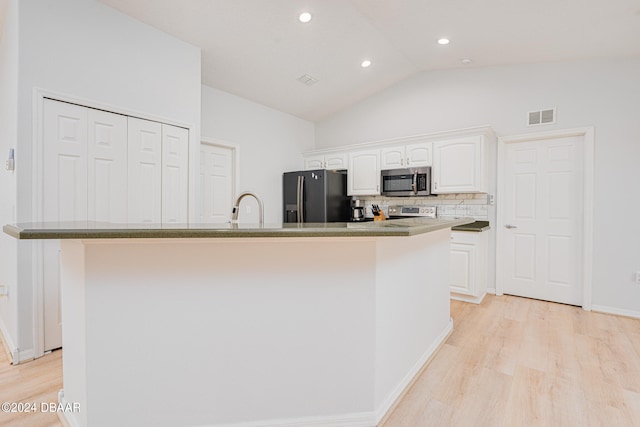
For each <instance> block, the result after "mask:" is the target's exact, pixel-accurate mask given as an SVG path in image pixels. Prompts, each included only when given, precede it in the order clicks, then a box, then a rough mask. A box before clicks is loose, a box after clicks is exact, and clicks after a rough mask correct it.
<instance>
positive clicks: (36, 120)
mask: <svg viewBox="0 0 640 427" xmlns="http://www.w3.org/2000/svg"><path fill="white" fill-rule="evenodd" d="M45 99H51V100H54V101H59V102H66V103H69V104H75V105H79V106H82V107H87V108H93V109H96V110H103V111H107V112H109V113H114V114H121V115H124V116H130V117H137V118H140V119H146V120H151V121H154V122H160V123H166V124H169V125H173V126H178V127H181V128H186V129H187V130H188V131H189V163H188V164H189V209H188V210H189V218H190V220H193V219H194V217H193V211H195V209H193V207H194V206H195V204H194V202H195V200H196V199H197V198H196V197H195V196H196V195H197V193H196V182H197V180H196V179H195V177H196V176H197V172H198V171H197V167H198V166H199V162H198V161H197V157H195V153H194V152H195V151H196V150H194V149H193V148H194V146H195V145H196V144H197V143H198V139H199V136H197V135H196V132H195V131H196V126H195V125H194V124H190V123H184V122H180V121H176V120H173V119H169V118H166V117H160V116H156V115H153V114H147V113H143V112H140V111H135V110H131V109H128V108H123V107H120V106H114V105H110V104H104V103H101V102H97V101H94V100H90V99H86V98H81V97H77V96H74V95H69V94H65V93H61V92H55V91H51V90H48V89H44V88H41V87H34V88H33V97H32V128H31V129H32V138H31V150H32V151H31V153H32V156H31V176H32V178H33V179H32V181H31V219H32V221H33V222H41V221H42V219H43V218H44V210H43V209H44V203H43V197H44V181H43V180H44V175H43V173H42V171H43V165H44V129H43V128H44V122H43V120H44V100H45ZM198 148H199V147H198ZM197 151H198V153H199V152H200V151H199V150H197ZM192 168H193V170H192ZM43 253H44V245H43V242H42V241H41V240H34V241H32V242H31V274H32V289H33V355H32V357H30V358H29V359H31V358H33V359H37V358H39V357H42V356H44V354H45V351H44V332H45V331H44V278H43V276H42V275H43V263H42V257H43ZM24 360H27V359H26V358H25V359H22V358H21V360H20V361H24Z"/></svg>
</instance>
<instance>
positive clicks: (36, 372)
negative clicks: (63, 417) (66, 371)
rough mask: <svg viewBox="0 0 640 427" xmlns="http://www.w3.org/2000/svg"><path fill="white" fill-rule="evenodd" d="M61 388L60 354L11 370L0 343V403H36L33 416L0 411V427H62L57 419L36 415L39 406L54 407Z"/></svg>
mask: <svg viewBox="0 0 640 427" xmlns="http://www.w3.org/2000/svg"><path fill="white" fill-rule="evenodd" d="M61 388H62V350H58V351H54V352H52V353H51V354H48V355H46V356H44V357H41V358H40V359H37V360H34V361H32V362H28V363H24V364H22V365H17V366H13V365H11V364H10V362H9V358H8V357H7V353H6V352H5V351H4V348H3V346H2V344H1V343H0V403H2V402H16V403H18V402H22V403H25V402H30V403H32V402H36V407H37V411H36V412H34V413H6V412H2V411H0V426H3V427H13V426H15V427H53V426H55V427H62V424H61V423H60V420H59V419H58V415H56V414H55V413H52V412H42V411H40V409H41V407H40V404H41V403H42V402H46V403H58V391H60V389H61Z"/></svg>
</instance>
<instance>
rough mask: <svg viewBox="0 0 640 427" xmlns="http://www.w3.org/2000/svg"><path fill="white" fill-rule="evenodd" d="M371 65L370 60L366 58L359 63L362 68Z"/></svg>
mask: <svg viewBox="0 0 640 427" xmlns="http://www.w3.org/2000/svg"><path fill="white" fill-rule="evenodd" d="M370 65H371V61H369V60H368V59H365V60H364V61H362V63H361V64H360V66H361V67H362V68H367V67H369V66H370Z"/></svg>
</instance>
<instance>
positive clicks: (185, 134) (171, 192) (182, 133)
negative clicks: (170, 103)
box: [162, 124, 189, 224]
mask: <svg viewBox="0 0 640 427" xmlns="http://www.w3.org/2000/svg"><path fill="white" fill-rule="evenodd" d="M188 168H189V131H188V130H187V129H185V128H180V127H177V126H171V125H166V124H163V125H162V222H164V223H167V222H171V223H185V224H186V223H187V222H188V220H189V218H188V204H189V192H188V188H189V169H188Z"/></svg>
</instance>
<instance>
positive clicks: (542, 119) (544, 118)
mask: <svg viewBox="0 0 640 427" xmlns="http://www.w3.org/2000/svg"><path fill="white" fill-rule="evenodd" d="M555 122H556V109H555V108H548V109H546V110H540V111H529V121H528V125H529V126H535V125H550V124H553V123H555Z"/></svg>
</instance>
